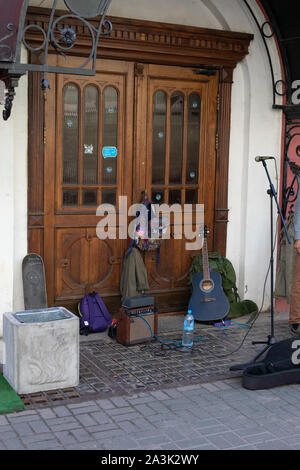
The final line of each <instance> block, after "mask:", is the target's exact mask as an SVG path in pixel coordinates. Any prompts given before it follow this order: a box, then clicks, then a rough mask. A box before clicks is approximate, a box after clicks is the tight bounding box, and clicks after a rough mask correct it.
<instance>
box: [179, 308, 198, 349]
mask: <svg viewBox="0 0 300 470" xmlns="http://www.w3.org/2000/svg"><path fill="white" fill-rule="evenodd" d="M194 324H195V321H194V317H193V315H192V310H189V311H188V313H187V315H186V316H185V318H184V323H183V333H182V346H183V347H184V348H191V347H192V346H193V339H194Z"/></svg>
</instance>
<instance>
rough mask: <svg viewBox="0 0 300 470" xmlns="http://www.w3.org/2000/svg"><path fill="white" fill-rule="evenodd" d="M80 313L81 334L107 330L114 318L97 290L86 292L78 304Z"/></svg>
mask: <svg viewBox="0 0 300 470" xmlns="http://www.w3.org/2000/svg"><path fill="white" fill-rule="evenodd" d="M78 312H79V315H80V334H81V335H82V334H85V335H86V336H87V335H88V334H89V333H96V332H100V331H105V330H106V329H107V328H108V327H109V326H110V325H111V323H112V318H111V316H110V314H109V313H108V310H107V308H106V306H105V304H104V302H103V300H102V299H101V297H100V295H98V294H97V293H96V292H93V293H92V294H86V295H85V296H84V297H83V299H82V300H81V302H80V303H79V304H78Z"/></svg>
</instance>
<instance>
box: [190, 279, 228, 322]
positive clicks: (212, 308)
mask: <svg viewBox="0 0 300 470" xmlns="http://www.w3.org/2000/svg"><path fill="white" fill-rule="evenodd" d="M192 284H193V295H192V297H191V299H190V302H189V310H192V315H193V317H194V319H195V320H198V321H216V320H223V319H224V318H225V317H226V316H227V315H228V312H229V309H230V306H229V301H228V299H227V297H226V295H225V294H224V291H223V287H222V277H221V275H220V274H219V273H218V272H216V271H210V273H209V277H204V273H197V274H194V276H193V278H192Z"/></svg>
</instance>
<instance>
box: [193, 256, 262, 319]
mask: <svg viewBox="0 0 300 470" xmlns="http://www.w3.org/2000/svg"><path fill="white" fill-rule="evenodd" d="M208 262H209V267H210V269H211V270H212V271H217V272H218V273H220V274H221V276H222V287H223V291H224V294H225V295H226V297H227V299H228V301H229V304H230V310H229V314H228V318H238V317H241V316H243V315H248V314H251V313H253V312H257V311H258V307H257V305H256V304H255V303H254V302H252V301H251V300H242V301H241V300H240V297H239V294H238V289H237V287H236V274H235V270H234V267H233V265H232V263H231V261H229V259H227V258H225V257H224V256H222V255H221V254H220V253H217V252H211V253H209V254H208ZM199 272H203V259H202V254H199V255H196V256H195V258H194V259H193V261H192V264H191V267H190V284H191V283H192V277H193V275H194V274H196V273H199Z"/></svg>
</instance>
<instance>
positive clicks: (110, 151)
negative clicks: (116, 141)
mask: <svg viewBox="0 0 300 470" xmlns="http://www.w3.org/2000/svg"><path fill="white" fill-rule="evenodd" d="M102 155H103V158H116V156H117V155H118V150H117V147H103V149H102Z"/></svg>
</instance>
